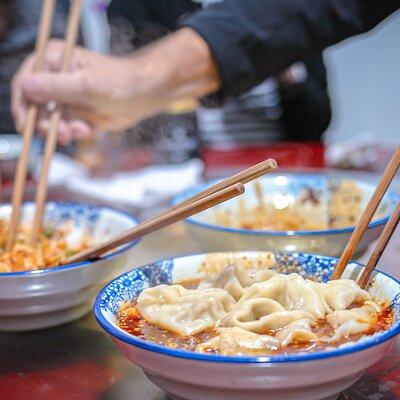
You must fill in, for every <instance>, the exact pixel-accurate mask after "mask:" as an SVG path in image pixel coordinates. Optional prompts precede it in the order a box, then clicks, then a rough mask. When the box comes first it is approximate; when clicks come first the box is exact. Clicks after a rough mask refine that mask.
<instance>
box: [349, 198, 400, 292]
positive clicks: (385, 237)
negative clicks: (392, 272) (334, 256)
mask: <svg viewBox="0 0 400 400" xmlns="http://www.w3.org/2000/svg"><path fill="white" fill-rule="evenodd" d="M399 221H400V202H399V203H398V204H397V207H396V210H395V211H394V213H393V214H392V216H391V217H390V219H389V221H388V222H387V224H386V225H385V228H384V229H383V231H382V233H381V235H380V236H379V240H378V243H377V244H376V246H375V248H374V251H373V252H372V254H371V257H370V258H369V260H368V262H367V265H366V266H365V268H364V271H363V273H362V274H361V276H360V278H359V279H358V281H357V283H358V285H359V286H360V287H361V288H363V289H364V288H365V287H366V286H367V283H368V281H369V279H370V277H371V274H372V271H373V270H374V269H375V267H376V264H378V261H379V259H380V258H381V255H382V253H383V252H384V250H385V248H386V246H387V244H388V243H389V240H390V238H391V237H392V235H393V232H394V231H395V230H396V227H397V225H398V224H399Z"/></svg>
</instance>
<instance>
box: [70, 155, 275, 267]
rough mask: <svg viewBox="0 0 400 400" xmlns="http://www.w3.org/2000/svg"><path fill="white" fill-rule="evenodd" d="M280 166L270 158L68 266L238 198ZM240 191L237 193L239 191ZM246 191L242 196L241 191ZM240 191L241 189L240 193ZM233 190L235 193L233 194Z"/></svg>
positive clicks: (85, 253) (222, 181) (89, 251)
mask: <svg viewBox="0 0 400 400" xmlns="http://www.w3.org/2000/svg"><path fill="white" fill-rule="evenodd" d="M276 167H277V162H276V161H275V160H273V159H267V160H265V161H262V162H260V163H258V164H256V165H253V166H252V167H250V168H247V169H245V170H243V171H240V172H239V173H237V174H235V175H233V176H231V177H229V178H226V179H223V180H221V181H220V182H218V183H216V184H215V185H213V186H210V187H209V188H207V189H204V190H203V191H201V192H200V193H197V194H196V195H194V196H192V197H190V198H189V199H186V200H184V201H182V202H181V203H179V204H176V205H175V206H173V207H171V208H170V209H169V210H167V211H165V212H163V213H161V214H159V215H157V216H155V217H153V218H150V219H149V220H147V221H145V222H143V223H141V224H139V225H138V226H137V227H135V228H133V229H131V230H130V231H127V232H125V233H123V234H121V235H120V236H118V237H116V238H114V239H111V240H109V241H108V242H106V243H104V244H100V245H97V246H95V247H92V248H90V249H88V250H86V251H84V252H81V253H78V254H75V255H74V256H72V257H70V258H69V259H68V260H67V263H68V264H69V263H75V262H78V261H83V260H86V259H93V258H96V257H99V256H101V255H102V254H104V253H106V252H108V251H110V250H112V249H114V248H115V247H118V246H120V245H121V244H124V243H128V242H131V241H133V240H135V239H138V238H140V237H142V236H145V235H148V234H149V233H152V232H155V231H157V230H158V229H161V228H164V227H165V226H167V225H170V224H173V223H175V222H178V221H180V220H182V219H184V218H187V217H189V216H191V215H194V214H197V213H198V212H200V211H204V210H206V209H208V208H210V207H213V206H214V205H217V204H219V203H222V202H223V201H226V200H229V199H230V198H233V197H236V196H238V195H239V194H242V193H244V187H243V184H244V183H248V182H250V181H252V180H253V179H257V178H259V177H260V176H262V175H264V174H266V173H268V172H271V171H273V170H274V169H276ZM235 188H236V190H235ZM242 188H243V192H241V193H240V190H242ZM238 189H240V190H238ZM232 190H233V192H232Z"/></svg>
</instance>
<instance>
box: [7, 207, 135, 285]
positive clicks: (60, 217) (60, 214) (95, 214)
mask: <svg viewBox="0 0 400 400" xmlns="http://www.w3.org/2000/svg"><path fill="white" fill-rule="evenodd" d="M31 204H34V203H33V202H24V203H23V205H31ZM9 205H10V204H7V203H2V204H0V207H3V206H9ZM46 207H50V213H49V217H50V218H49V219H50V221H51V222H52V223H55V222H60V221H65V220H79V219H80V218H82V216H85V218H86V222H87V226H88V227H89V228H90V227H93V226H94V225H95V224H96V222H97V220H98V218H99V216H100V212H101V210H109V211H111V212H113V213H116V214H119V215H123V216H125V217H127V218H128V219H130V220H131V221H132V222H133V223H134V224H138V220H137V219H136V218H135V217H133V216H132V215H131V214H129V213H127V212H124V211H120V210H117V209H115V208H112V207H107V206H99V205H95V204H90V203H84V202H68V201H51V202H48V203H46ZM138 242H139V240H135V241H133V242H130V243H127V244H125V245H123V246H121V247H120V248H119V249H117V250H115V251H113V252H111V253H109V254H107V255H105V256H103V257H100V258H99V260H109V259H112V258H114V257H116V256H118V255H119V254H122V253H124V252H125V251H127V250H129V249H130V248H131V247H133V246H135V245H136V244H137V243H138ZM96 261H98V260H95V261H91V260H87V261H80V262H77V263H73V264H65V265H60V266H58V267H50V268H43V269H37V270H32V271H18V272H0V278H1V277H15V276H26V275H42V274H47V273H52V272H56V271H62V270H65V269H70V268H77V267H82V266H86V265H91V264H93V263H95V262H96Z"/></svg>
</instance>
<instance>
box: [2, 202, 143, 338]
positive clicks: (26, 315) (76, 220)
mask: <svg viewBox="0 0 400 400" xmlns="http://www.w3.org/2000/svg"><path fill="white" fill-rule="evenodd" d="M34 212H35V205H34V204H33V203H24V204H23V207H22V218H21V220H22V222H23V223H29V222H31V221H32V220H33V216H34ZM10 214H11V206H10V205H9V204H3V205H0V218H2V219H5V218H7V217H9V216H10ZM44 219H45V221H46V222H51V223H52V224H55V225H56V226H64V225H65V224H69V223H72V229H71V232H70V233H69V234H68V237H67V240H68V241H69V242H71V243H74V242H75V243H76V242H78V241H79V240H80V239H81V238H82V236H83V235H86V234H88V235H89V236H90V238H91V239H92V243H99V242H103V241H105V240H107V239H109V238H111V237H112V236H115V235H117V234H119V233H121V232H123V231H125V230H127V229H130V228H132V227H134V226H135V225H137V221H136V219H135V218H134V217H132V216H131V215H129V214H126V213H124V212H121V211H117V210H115V209H112V208H109V207H102V206H97V205H92V204H86V203H72V202H50V203H47V204H46V211H45V216H44ZM136 243H137V241H135V242H131V243H128V244H126V245H123V246H121V247H119V248H118V249H116V250H114V251H112V252H110V253H109V254H107V255H105V256H103V257H101V258H100V259H98V260H95V261H84V262H80V263H76V264H69V265H61V266H58V267H54V268H47V269H40V270H33V271H22V272H10V273H0V331H24V330H33V329H41V328H48V327H51V326H56V325H60V324H63V323H66V322H70V321H73V320H75V319H78V318H80V317H82V316H83V315H85V314H86V313H87V312H88V311H89V310H90V308H91V305H92V301H93V297H94V296H95V294H96V293H97V292H98V290H99V288H100V287H101V286H102V285H104V283H105V282H106V281H108V280H110V279H111V278H113V277H114V276H116V275H117V274H118V273H121V271H122V270H123V268H124V267H126V265H127V260H128V254H129V252H128V250H129V249H131V248H132V247H133V246H134V245H135V244H136Z"/></svg>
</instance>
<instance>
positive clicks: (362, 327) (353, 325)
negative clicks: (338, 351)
mask: <svg viewBox="0 0 400 400" xmlns="http://www.w3.org/2000/svg"><path fill="white" fill-rule="evenodd" d="M369 326H370V325H369V323H365V322H358V321H355V320H349V321H347V322H345V323H344V324H342V325H340V326H339V327H338V328H337V329H335V334H334V335H333V336H332V337H328V338H322V339H321V340H322V341H323V342H328V343H332V342H337V341H339V340H340V339H342V338H343V337H347V336H349V335H351V334H356V333H361V332H365V331H366V330H367V329H368V328H369Z"/></svg>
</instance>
